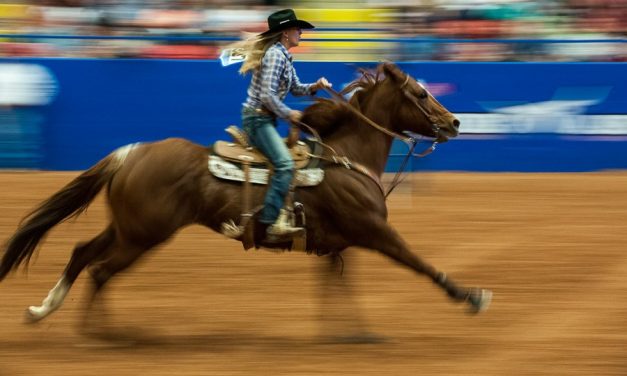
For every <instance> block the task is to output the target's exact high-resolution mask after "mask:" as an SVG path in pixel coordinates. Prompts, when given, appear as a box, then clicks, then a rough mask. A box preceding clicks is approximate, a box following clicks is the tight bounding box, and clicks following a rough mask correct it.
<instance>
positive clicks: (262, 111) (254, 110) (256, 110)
mask: <svg viewBox="0 0 627 376" xmlns="http://www.w3.org/2000/svg"><path fill="white" fill-rule="evenodd" d="M244 111H246V112H249V113H254V114H257V115H263V116H270V117H276V115H275V114H273V113H272V112H270V110H267V109H266V108H265V107H261V108H251V107H246V106H244Z"/></svg>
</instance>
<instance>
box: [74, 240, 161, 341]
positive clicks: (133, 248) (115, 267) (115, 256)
mask: <svg viewBox="0 0 627 376" xmlns="http://www.w3.org/2000/svg"><path fill="white" fill-rule="evenodd" d="M156 244H158V243H156ZM156 244H152V245H143V246H138V245H132V244H124V243H122V242H119V241H118V242H116V243H115V244H114V245H112V247H111V249H110V250H109V252H107V253H106V254H104V255H103V256H104V257H103V258H102V259H100V260H96V261H95V262H93V263H92V264H91V266H90V268H89V274H90V275H91V281H92V284H91V290H90V292H89V296H88V302H87V307H86V309H85V315H84V317H83V329H84V330H85V332H87V333H91V334H95V332H94V331H93V330H92V329H95V328H93V327H92V324H99V325H100V326H104V325H103V324H104V322H103V321H104V319H105V317H104V316H105V314H104V312H103V307H102V305H101V302H100V299H99V298H100V297H101V296H102V291H103V289H104V287H105V285H106V284H107V282H108V281H109V280H110V279H111V278H113V277H114V276H115V275H116V274H117V273H119V272H121V271H123V270H125V269H127V268H128V267H129V266H131V265H132V264H133V263H134V262H135V261H137V259H139V258H140V257H141V256H142V255H143V254H144V253H145V252H146V251H148V250H149V249H151V248H153V247H154V246H155V245H156ZM97 306H98V309H96V307H97ZM96 313H97V314H98V315H96V316H94V314H96ZM94 319H95V320H94Z"/></svg>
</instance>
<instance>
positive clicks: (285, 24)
mask: <svg viewBox="0 0 627 376" xmlns="http://www.w3.org/2000/svg"><path fill="white" fill-rule="evenodd" d="M290 27H298V28H301V29H313V28H314V27H315V26H314V25H312V24H310V23H309V22H307V21H303V20H299V19H297V18H296V13H294V10H293V9H283V10H280V11H278V12H274V13H272V14H271V15H270V16H268V31H264V32H263V33H261V34H260V35H262V36H266V35H268V34H271V33H274V32H277V31H281V30H285V29H289V28H290Z"/></svg>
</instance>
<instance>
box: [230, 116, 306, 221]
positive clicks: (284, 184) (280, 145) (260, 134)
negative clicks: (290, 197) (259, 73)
mask: <svg viewBox="0 0 627 376" xmlns="http://www.w3.org/2000/svg"><path fill="white" fill-rule="evenodd" d="M242 126H243V128H244V131H245V132H246V133H247V134H248V138H249V139H250V142H251V143H252V144H253V146H255V147H256V148H257V149H259V151H261V152H262V153H263V155H265V156H266V158H268V160H269V161H270V163H271V164H272V166H273V167H274V173H273V174H272V178H271V179H270V184H269V186H268V190H267V192H266V197H265V199H264V202H263V205H264V207H263V210H262V212H261V217H260V218H259V222H261V223H265V224H272V223H274V222H275V221H276V219H277V218H278V216H279V211H280V210H281V208H282V207H283V204H284V203H285V196H287V193H288V191H289V189H290V184H291V182H292V178H293V177H294V161H293V160H292V156H291V155H290V152H289V150H288V149H287V146H285V142H284V141H283V138H281V136H280V135H279V132H277V130H276V119H275V118H274V117H271V116H267V115H262V114H259V113H256V112H255V111H254V110H249V109H247V108H244V109H243V110H242Z"/></svg>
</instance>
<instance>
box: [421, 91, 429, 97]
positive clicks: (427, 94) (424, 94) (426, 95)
mask: <svg viewBox="0 0 627 376" xmlns="http://www.w3.org/2000/svg"><path fill="white" fill-rule="evenodd" d="M428 96H429V93H427V91H426V90H423V91H422V93H420V99H427V97H428Z"/></svg>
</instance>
